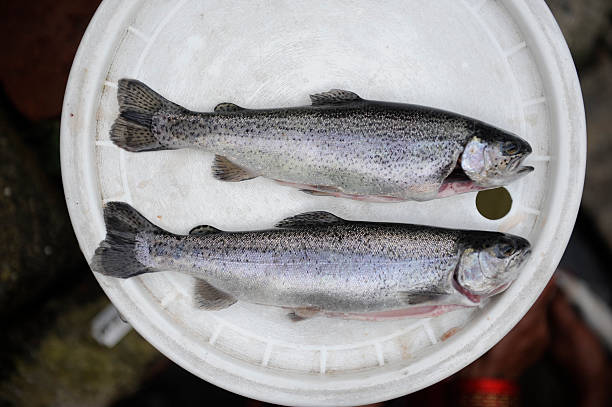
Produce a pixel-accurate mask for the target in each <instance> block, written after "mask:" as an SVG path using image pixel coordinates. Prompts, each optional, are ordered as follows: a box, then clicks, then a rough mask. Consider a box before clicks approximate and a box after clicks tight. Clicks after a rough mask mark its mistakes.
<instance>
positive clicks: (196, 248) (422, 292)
mask: <svg viewBox="0 0 612 407" xmlns="http://www.w3.org/2000/svg"><path fill="white" fill-rule="evenodd" d="M104 219H105V222H106V233H107V235H106V239H105V240H104V241H102V242H101V244H100V246H99V247H98V249H97V250H96V252H95V254H94V257H93V259H92V261H91V265H92V268H93V270H94V271H97V272H99V273H102V274H105V275H108V276H113V277H120V278H129V277H132V276H136V275H139V274H142V273H151V272H157V271H162V270H164V271H165V270H172V271H177V272H181V273H186V274H190V275H192V276H194V277H196V278H198V279H199V280H198V281H199V283H198V284H197V288H196V301H197V303H198V304H199V306H201V307H203V308H205V309H208V310H219V309H223V308H226V307H229V306H231V305H232V304H234V303H235V302H236V301H237V300H240V301H246V302H250V303H256V304H265V305H273V306H278V307H284V308H287V309H291V310H293V311H292V313H291V315H292V317H293V318H294V319H299V318H304V317H306V316H313V315H315V314H317V313H323V314H326V315H328V316H342V317H347V318H356V319H366V320H376V319H384V318H398V317H405V316H424V315H429V316H433V315H437V314H440V313H443V312H445V311H449V310H451V309H454V308H456V307H467V306H475V305H477V304H478V303H480V302H481V301H482V300H483V299H485V298H487V297H489V296H492V295H494V294H497V293H499V292H501V291H503V290H505V289H506V288H507V287H508V285H509V284H510V283H511V282H512V281H513V280H514V279H515V278H516V276H517V273H518V271H519V268H520V266H521V264H522V263H523V262H524V260H525V259H526V258H527V256H528V255H529V253H530V245H529V242H527V240H525V239H523V238H521V237H518V236H512V235H508V234H503V233H496V232H481V231H464V230H451V229H441V228H433V227H426V226H415V225H406V224H394V223H371V222H355V221H348V220H344V219H341V218H339V217H337V216H334V215H332V214H331V213H327V212H310V213H304V214H301V215H297V216H294V217H291V218H287V219H284V220H282V221H281V222H280V223H278V224H277V225H276V227H275V228H273V229H270V230H261V231H251V232H224V231H221V230H218V229H215V228H214V227H211V226H199V227H196V228H194V229H193V230H192V231H191V232H190V234H189V235H176V234H172V233H170V232H167V231H165V230H162V229H160V228H159V227H157V226H155V225H153V224H152V223H150V222H149V221H147V220H146V219H145V218H144V217H143V216H142V215H140V214H139V213H138V212H136V211H135V210H134V209H133V208H132V207H131V206H129V205H127V204H125V203H120V202H110V203H108V204H107V205H106V207H105V208H104Z"/></svg>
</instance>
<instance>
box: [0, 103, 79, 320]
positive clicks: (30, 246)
mask: <svg viewBox="0 0 612 407" xmlns="http://www.w3.org/2000/svg"><path fill="white" fill-rule="evenodd" d="M28 130H31V129H30V128H27V129H26V128H24V129H20V128H18V126H17V125H15V124H14V122H12V121H11V120H9V118H8V114H7V112H6V111H5V110H4V109H0V225H1V226H2V232H1V233H0V317H2V316H10V315H13V314H14V312H15V310H17V309H18V308H20V307H22V306H24V305H26V304H27V303H29V302H33V301H36V299H37V295H38V294H39V293H40V292H41V291H42V290H43V289H44V288H45V287H48V286H49V285H50V284H52V283H54V282H55V281H58V280H60V279H62V278H67V277H69V275H70V273H71V272H74V271H75V269H76V268H78V267H83V266H84V267H87V266H86V265H85V262H84V258H83V256H82V254H81V252H80V250H79V248H78V245H77V243H76V239H75V237H74V234H73V231H72V227H71V224H70V220H69V218H68V212H67V210H66V205H65V202H64V199H63V196H62V193H61V185H60V184H59V181H58V180H57V179H56V178H54V177H50V176H49V174H48V172H46V171H49V170H43V167H42V166H41V162H42V161H44V160H46V158H44V159H42V158H41V157H46V155H42V154H41V155H36V154H34V152H32V151H30V150H29V149H28V148H27V147H26V145H25V144H24V142H23V141H22V140H23V139H25V138H26V137H27V135H28V134H27V133H28ZM49 154H53V155H54V156H55V157H54V158H55V160H56V161H57V151H55V150H52V151H50V152H49ZM70 282H71V281H70V279H69V278H68V279H67V280H66V281H65V283H70Z"/></svg>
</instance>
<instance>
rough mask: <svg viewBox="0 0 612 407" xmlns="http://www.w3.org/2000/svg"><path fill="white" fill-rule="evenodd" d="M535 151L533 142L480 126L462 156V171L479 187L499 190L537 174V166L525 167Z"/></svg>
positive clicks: (478, 125) (489, 127)
mask: <svg viewBox="0 0 612 407" xmlns="http://www.w3.org/2000/svg"><path fill="white" fill-rule="evenodd" d="M531 151H532V149H531V146H530V145H529V143H528V142H526V141H525V140H523V139H522V138H520V137H518V136H516V135H514V134H511V133H509V132H506V131H504V130H500V129H497V128H494V127H491V126H487V125H484V124H476V130H475V131H474V134H473V136H472V138H471V139H470V140H469V141H468V142H467V144H466V146H465V148H464V150H463V153H462V154H461V169H462V170H463V172H464V173H465V175H467V176H468V178H470V179H471V180H472V181H473V182H474V184H475V185H477V186H479V187H482V188H483V189H487V188H495V187H498V186H502V185H506V184H508V183H510V182H512V181H514V180H515V179H517V178H520V177H522V176H524V175H526V174H528V173H530V172H531V171H533V167H529V166H521V163H522V162H523V160H524V159H525V158H526V157H527V156H528V155H529V154H531Z"/></svg>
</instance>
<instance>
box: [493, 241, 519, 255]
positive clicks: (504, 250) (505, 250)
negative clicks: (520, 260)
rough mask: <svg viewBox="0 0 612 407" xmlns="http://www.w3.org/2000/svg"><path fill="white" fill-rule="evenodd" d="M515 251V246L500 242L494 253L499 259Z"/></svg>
mask: <svg viewBox="0 0 612 407" xmlns="http://www.w3.org/2000/svg"><path fill="white" fill-rule="evenodd" d="M515 251H516V248H515V247H514V246H513V245H511V244H509V243H504V244H500V245H497V246H496V247H495V255H496V256H497V257H498V258H500V259H503V258H505V257H510V256H512V255H513V254H514V252H515Z"/></svg>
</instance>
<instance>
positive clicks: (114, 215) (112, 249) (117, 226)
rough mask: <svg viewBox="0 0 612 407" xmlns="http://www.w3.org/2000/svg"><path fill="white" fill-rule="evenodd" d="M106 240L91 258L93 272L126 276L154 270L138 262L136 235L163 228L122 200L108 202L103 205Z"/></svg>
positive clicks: (160, 230)
mask: <svg viewBox="0 0 612 407" xmlns="http://www.w3.org/2000/svg"><path fill="white" fill-rule="evenodd" d="M104 222H105V223H106V239H104V240H103V241H102V242H101V243H100V245H99V246H98V248H97V249H96V252H95V253H94V255H93V258H92V259H91V267H92V269H93V270H94V271H96V272H98V273H101V274H104V275H106V276H111V277H118V278H129V277H133V276H137V275H139V274H143V273H151V272H154V271H157V270H155V269H153V268H150V267H147V266H145V265H144V264H142V263H141V262H139V261H138V259H137V257H136V252H135V250H136V237H137V235H138V233H139V232H145V231H150V232H161V233H164V232H165V231H164V230H163V229H161V228H159V227H157V226H155V225H154V224H152V223H151V222H149V221H148V220H147V219H146V218H145V217H144V216H142V215H141V214H140V213H138V212H137V211H136V210H135V209H134V208H132V207H131V206H130V205H128V204H126V203H124V202H109V203H107V204H106V205H105V206H104Z"/></svg>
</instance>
